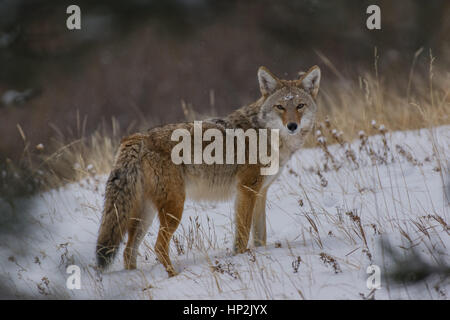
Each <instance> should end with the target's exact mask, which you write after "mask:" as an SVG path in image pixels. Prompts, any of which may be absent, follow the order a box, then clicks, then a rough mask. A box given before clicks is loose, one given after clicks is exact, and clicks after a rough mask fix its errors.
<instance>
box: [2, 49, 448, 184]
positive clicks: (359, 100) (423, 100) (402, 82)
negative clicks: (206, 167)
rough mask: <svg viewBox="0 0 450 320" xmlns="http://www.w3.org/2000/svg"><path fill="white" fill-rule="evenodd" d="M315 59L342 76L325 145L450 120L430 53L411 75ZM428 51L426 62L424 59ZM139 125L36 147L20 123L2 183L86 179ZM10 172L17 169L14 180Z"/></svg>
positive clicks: (58, 138)
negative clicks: (16, 148)
mask: <svg viewBox="0 0 450 320" xmlns="http://www.w3.org/2000/svg"><path fill="white" fill-rule="evenodd" d="M317 54H318V56H319V58H320V60H321V62H322V63H321V64H320V65H321V67H322V68H323V69H328V70H331V71H332V72H333V73H334V74H335V76H336V79H337V80H336V81H327V80H326V79H323V80H322V86H321V92H320V94H319V101H318V106H319V110H318V118H317V125H316V127H317V128H316V129H317V130H320V129H321V128H320V126H321V125H322V126H323V124H324V123H325V124H327V123H329V124H330V127H332V128H336V129H334V130H321V132H320V135H323V136H324V138H325V139H327V140H328V141H335V142H339V138H336V137H340V138H341V139H344V140H347V141H350V140H353V139H357V138H359V137H360V136H361V134H363V135H372V134H379V133H380V130H382V131H385V130H390V131H395V130H413V129H419V128H425V127H433V126H439V125H444V124H449V123H450V118H449V115H450V97H449V90H450V72H449V71H448V70H440V69H437V68H436V67H435V60H436V58H435V57H434V56H433V55H432V52H431V51H429V52H428V53H427V52H425V50H423V49H420V50H418V51H417V52H416V53H415V55H414V59H413V61H412V62H411V68H410V70H403V72H392V73H390V74H386V75H384V74H380V72H379V68H378V61H379V56H378V53H377V50H376V49H375V52H374V64H373V70H368V71H366V72H362V73H361V74H360V75H359V76H357V77H353V78H352V77H348V76H346V75H344V74H342V73H340V71H339V68H338V67H336V66H335V65H334V64H333V63H332V62H331V61H330V60H329V59H328V58H327V57H325V56H324V55H323V54H321V53H319V52H318V53H317ZM426 54H428V57H427V59H423V58H424V56H425V55H426ZM419 58H421V61H424V60H425V61H427V64H426V65H420V67H421V69H420V71H418V70H416V69H419V68H418V67H419V63H418V61H419ZM424 70H425V71H424ZM181 108H182V110H183V113H184V115H185V117H186V119H187V120H189V121H191V120H193V119H201V118H204V117H205V115H202V114H199V113H197V112H195V107H193V106H192V105H190V104H187V103H185V102H184V101H181ZM210 109H211V114H215V113H216V110H215V97H214V91H211V92H210ZM137 123H138V124H137V125H135V124H133V126H130V127H129V128H127V129H121V128H120V126H119V123H118V121H117V120H116V119H114V118H113V119H111V123H110V124H105V123H103V124H101V125H99V128H98V129H97V130H96V131H95V132H94V133H93V134H92V135H89V136H87V135H85V133H84V128H85V120H81V117H80V116H78V117H77V125H76V133H75V134H74V135H72V136H75V138H74V137H72V138H68V137H66V136H65V135H64V134H63V130H61V128H58V127H56V126H54V127H53V129H54V130H55V137H54V139H53V141H51V142H50V143H49V145H48V146H47V145H45V144H38V145H37V146H33V145H31V144H30V143H29V142H28V139H27V136H26V128H21V127H20V126H18V131H19V134H20V135H21V137H22V140H23V143H24V152H23V156H22V161H21V162H20V164H13V163H12V162H11V161H6V163H5V164H3V165H2V166H0V169H1V170H2V172H3V173H2V174H1V175H0V182H2V184H5V183H8V184H9V185H11V183H10V180H11V179H13V180H17V181H20V183H22V184H23V183H30V184H33V186H34V187H36V186H38V188H37V189H39V188H44V189H48V188H54V187H58V186H61V185H64V184H65V183H68V182H73V181H77V180H79V179H82V178H83V177H86V176H89V175H95V174H104V173H107V172H109V171H110V169H111V165H112V162H113V157H114V154H115V151H116V149H117V147H118V144H119V142H120V138H121V136H123V135H124V134H126V133H129V132H133V131H140V130H145V129H146V128H148V126H149V124H148V122H146V121H145V119H141V120H140V123H139V122H137ZM305 147H320V139H319V141H318V140H317V134H316V135H311V136H310V137H309V139H308V140H307V142H306V145H305ZM5 172H14V175H11V174H6V173H5ZM11 176H12V178H11ZM6 180H8V181H6ZM24 181H25V182H24ZM22 189H23V188H22Z"/></svg>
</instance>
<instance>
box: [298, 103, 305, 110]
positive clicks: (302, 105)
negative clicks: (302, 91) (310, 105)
mask: <svg viewBox="0 0 450 320" xmlns="http://www.w3.org/2000/svg"><path fill="white" fill-rule="evenodd" d="M304 106H305V104H304V103H300V104H299V105H298V106H297V110H300V109H301V108H303V107H304Z"/></svg>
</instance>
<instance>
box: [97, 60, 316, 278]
mask: <svg viewBox="0 0 450 320" xmlns="http://www.w3.org/2000/svg"><path fill="white" fill-rule="evenodd" d="M258 80H259V85H260V90H261V94H262V96H261V98H260V99H258V100H257V101H256V102H254V103H252V104H250V105H247V106H244V107H242V108H240V109H238V110H236V111H234V112H233V113H231V114H230V115H228V116H227V117H225V118H222V119H209V120H206V121H204V122H203V132H204V131H205V130H207V129H209V128H215V129H219V130H221V131H222V132H223V133H224V134H225V130H226V129H237V128H241V129H243V130H247V129H250V128H253V129H256V130H257V129H279V130H280V131H279V132H280V140H279V164H280V170H279V171H278V174H279V172H280V171H281V169H282V167H283V166H284V165H285V164H286V162H287V161H288V160H289V158H290V157H291V156H292V154H293V153H294V152H295V151H297V150H298V149H299V148H300V147H301V146H302V144H303V142H304V140H305V138H306V136H307V134H308V133H309V132H311V130H312V128H313V123H314V120H315V114H316V110H317V106H316V103H315V99H316V96H317V94H318V89H319V82H320V69H319V68H318V67H313V68H311V69H310V70H309V71H308V72H306V73H304V74H302V75H301V77H300V79H298V80H281V79H278V78H277V77H276V76H274V75H273V74H272V73H271V72H270V71H269V70H267V69H266V68H264V67H261V68H260V69H259V71H258ZM292 123H295V124H296V126H295V127H296V129H295V130H290V129H288V124H292ZM193 128H194V125H193V123H179V124H170V125H165V126H162V127H157V128H153V129H150V130H149V131H148V132H147V133H145V134H134V135H131V136H129V137H127V138H125V139H123V141H122V142H121V145H120V148H119V151H118V153H117V156H116V161H115V165H114V169H113V170H112V172H111V174H110V176H109V179H108V181H107V184H106V193H105V205H104V211H103V217H102V221H101V225H100V230H99V236H98V241H97V252H96V255H97V264H98V266H99V267H100V268H101V269H103V268H106V267H107V266H108V265H109V264H110V263H111V261H112V260H113V258H114V256H115V254H116V252H117V249H118V246H119V244H120V242H121V240H122V239H123V237H124V235H125V233H128V242H127V245H126V248H125V251H124V263H125V268H127V269H134V268H136V258H137V252H138V247H139V244H140V243H141V241H142V239H143V237H144V235H145V233H146V231H147V229H148V227H149V226H150V224H151V222H152V220H153V217H154V216H155V215H156V213H158V218H159V221H160V230H159V232H158V237H157V240H156V245H155V252H156V255H157V257H158V259H159V261H160V262H161V263H162V264H163V265H164V266H165V268H166V270H167V272H168V273H169V275H170V276H173V275H175V274H176V272H175V270H174V268H173V266H172V263H171V262H170V258H169V242H170V239H171V238H172V235H173V233H174V232H175V230H176V229H177V227H178V225H179V223H180V220H181V216H182V213H183V208H184V201H185V199H186V197H189V198H192V199H194V200H199V201H201V200H205V201H223V200H228V199H231V198H233V197H234V198H235V211H236V219H235V222H236V232H235V241H234V248H233V249H234V252H235V253H242V252H244V251H245V250H246V249H247V245H248V240H249V236H250V229H252V235H253V244H254V245H255V246H263V245H265V244H266V222H265V219H266V211H265V210H266V195H267V191H268V189H269V186H270V184H271V183H272V182H273V181H274V180H275V179H276V177H277V176H278V174H276V175H272V176H264V175H261V171H260V169H261V167H263V165H262V164H260V163H259V162H258V163H256V164H248V161H246V163H245V164H211V165H208V164H205V163H203V164H183V163H182V164H179V165H176V164H174V163H173V162H172V160H171V152H172V148H173V147H174V146H175V145H176V144H178V141H176V142H175V141H171V135H172V132H173V131H174V130H175V129H186V130H188V131H189V132H190V133H191V136H193V130H194V129H193ZM291 129H292V126H291ZM192 140H193V139H192ZM208 144H209V142H204V145H203V147H205V146H206V145H208ZM224 145H225V143H224ZM192 150H193V148H192ZM246 150H247V154H246V159H247V160H248V148H246ZM269 150H270V147H269ZM224 155H225V152H224Z"/></svg>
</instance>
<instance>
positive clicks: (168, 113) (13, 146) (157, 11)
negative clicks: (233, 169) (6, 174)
mask: <svg viewBox="0 0 450 320" xmlns="http://www.w3.org/2000/svg"><path fill="white" fill-rule="evenodd" d="M70 4H77V5H78V6H79V7H80V8H81V30H68V29H67V27H66V19H67V18H68V17H69V14H67V13H66V8H67V7H68V6H69V5H70ZM371 4H377V5H379V6H380V8H381V26H382V29H381V30H373V31H370V30H368V29H367V28H366V19H367V18H368V15H367V14H366V9H367V7H368V6H369V5H371ZM449 17H450V1H448V0H429V1H423V0H397V1H387V0H386V1H375V0H371V1H352V0H340V1H319V0H297V1H269V0H255V1H236V0H224V1H220V0H217V1H207V0H164V1H157V0H128V1H111V0H95V1H94V0H77V1H64V0H58V1H48V0H2V1H0V161H3V160H5V159H7V158H9V159H12V161H16V160H18V159H20V158H21V157H23V153H24V141H26V143H27V144H29V146H31V147H33V148H34V147H35V146H36V145H39V144H42V146H41V147H43V146H45V147H47V146H48V145H51V141H52V139H55V137H65V139H67V140H70V139H74V138H77V137H79V136H81V135H83V136H85V135H89V134H90V133H92V132H94V130H96V129H97V128H98V127H99V125H101V124H103V126H104V127H110V126H111V118H112V117H114V118H115V119H116V120H117V121H116V122H117V123H118V124H119V125H120V127H121V128H123V129H121V130H122V131H123V132H122V133H124V132H125V131H133V130H137V129H138V128H140V127H142V124H143V123H144V124H145V125H154V124H158V123H162V122H175V121H180V120H183V119H185V115H184V113H183V108H182V101H184V102H185V103H186V104H190V105H192V108H193V109H194V110H195V111H196V112H199V113H215V114H217V115H225V114H226V113H228V112H230V111H231V110H233V109H235V108H237V107H239V106H241V105H243V104H246V103H250V102H252V101H254V100H256V98H257V97H259V89H258V84H257V80H256V72H257V69H258V67H259V66H260V65H265V66H267V67H268V68H269V69H270V70H272V71H273V72H274V73H275V74H277V75H279V76H280V77H283V78H295V77H296V76H297V72H298V71H300V70H306V69H307V68H309V67H310V66H312V65H314V64H318V65H320V66H321V68H322V70H323V78H322V79H323V81H322V86H325V87H326V86H327V85H330V84H331V83H332V82H333V81H335V80H336V79H338V78H339V76H340V75H345V76H347V77H349V78H352V77H353V79H357V78H358V75H359V74H360V73H361V72H362V71H361V70H373V68H374V48H375V47H376V48H377V54H378V55H379V59H378V65H377V68H379V70H377V72H379V73H380V74H384V75H386V76H387V77H386V78H387V79H386V81H390V79H391V80H395V79H394V78H395V75H396V72H397V70H403V71H402V72H403V73H405V74H406V76H405V77H404V78H406V79H407V76H408V74H407V73H408V70H409V69H410V66H411V63H412V62H413V59H414V55H415V53H416V52H417V50H418V49H420V48H424V54H423V55H421V57H420V59H424V61H428V60H429V52H430V51H429V50H430V49H431V50H432V53H433V55H434V56H435V57H437V59H436V61H435V64H436V68H439V69H441V70H442V69H443V70H448V66H449V60H448V58H447V57H449V56H450V41H449V37H450V36H449V34H450V18H449ZM427 64H428V63H427V62H426V63H423V64H420V63H417V65H418V68H419V69H420V66H421V65H425V66H426V65H427ZM388 75H393V77H389V76H388ZM340 81H342V79H340ZM405 85H406V84H405ZM405 92H406V88H405ZM38 148H39V147H38Z"/></svg>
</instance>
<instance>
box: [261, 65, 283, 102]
mask: <svg viewBox="0 0 450 320" xmlns="http://www.w3.org/2000/svg"><path fill="white" fill-rule="evenodd" d="M258 81H259V89H260V90H261V94H262V95H263V96H268V95H270V94H272V93H273V92H274V91H275V90H276V89H278V88H279V87H280V86H281V83H280V80H278V78H277V77H275V76H274V75H273V74H272V72H270V71H269V70H267V68H266V67H259V69H258Z"/></svg>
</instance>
